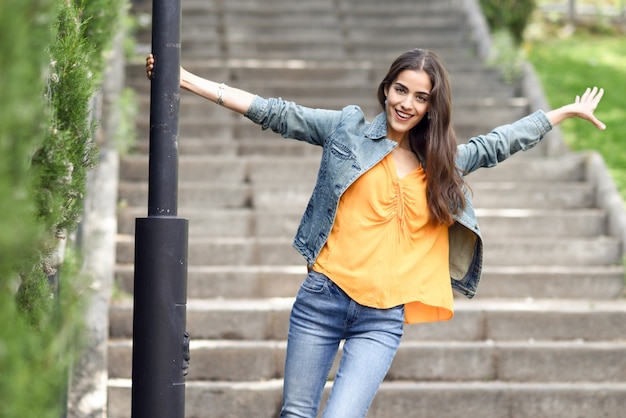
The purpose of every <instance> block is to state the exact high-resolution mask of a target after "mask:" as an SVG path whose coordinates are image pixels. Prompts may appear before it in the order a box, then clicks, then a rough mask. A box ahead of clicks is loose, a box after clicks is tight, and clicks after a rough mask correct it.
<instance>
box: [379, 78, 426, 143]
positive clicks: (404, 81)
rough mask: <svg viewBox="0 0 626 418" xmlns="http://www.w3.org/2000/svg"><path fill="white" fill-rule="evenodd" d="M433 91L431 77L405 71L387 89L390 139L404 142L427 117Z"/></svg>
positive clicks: (388, 132) (386, 104)
mask: <svg viewBox="0 0 626 418" xmlns="http://www.w3.org/2000/svg"><path fill="white" fill-rule="evenodd" d="M431 89H432V83H431V81H430V77H429V76H428V74H426V73H425V72H424V71H422V70H404V71H402V72H400V73H399V74H398V77H397V78H396V79H395V80H394V81H393V82H391V84H389V85H388V86H386V87H385V95H386V96H387V100H386V103H385V112H386V113H387V137H388V138H389V139H392V140H394V141H397V142H402V141H403V140H404V139H405V138H407V137H408V134H409V131H410V130H411V129H413V128H414V127H415V126H416V125H417V124H418V123H419V122H420V121H421V120H422V118H424V117H425V116H426V113H427V112H428V108H429V98H430V92H431Z"/></svg>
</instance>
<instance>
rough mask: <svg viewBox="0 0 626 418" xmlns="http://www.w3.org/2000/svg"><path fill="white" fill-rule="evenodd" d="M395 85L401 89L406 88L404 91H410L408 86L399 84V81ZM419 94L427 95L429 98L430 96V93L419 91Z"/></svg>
mask: <svg viewBox="0 0 626 418" xmlns="http://www.w3.org/2000/svg"><path fill="white" fill-rule="evenodd" d="M394 84H397V85H398V86H400V87H402V88H404V89H406V90H408V89H409V88H408V87H407V86H405V85H404V84H402V83H401V82H399V81H396V82H394ZM417 94H425V95H427V96H430V92H429V91H418V92H417Z"/></svg>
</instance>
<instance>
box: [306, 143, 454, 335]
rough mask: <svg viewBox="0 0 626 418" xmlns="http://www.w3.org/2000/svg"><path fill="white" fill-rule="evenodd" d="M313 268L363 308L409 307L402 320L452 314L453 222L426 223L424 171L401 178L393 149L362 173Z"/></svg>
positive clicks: (342, 204) (444, 317)
mask: <svg viewBox="0 0 626 418" xmlns="http://www.w3.org/2000/svg"><path fill="white" fill-rule="evenodd" d="M313 269H314V270H315V271H317V272H320V273H322V274H325V275H326V276H328V277H329V278H331V279H332V281H333V282H334V283H335V284H337V286H339V287H340V288H341V289H342V290H343V291H344V292H346V293H347V294H348V295H349V296H350V297H351V298H352V299H354V300H355V301H356V302H358V303H360V304H361V305H365V306H369V307H374V308H380V309H386V308H392V307H394V306H398V305H402V304H404V318H405V323H408V324H411V323H418V322H434V321H442V320H448V319H450V318H452V316H453V311H454V309H453V296H452V286H451V284H450V272H449V265H448V227H447V226H445V225H433V224H432V223H429V211H428V206H427V203H426V175H425V173H424V170H423V169H422V168H421V167H420V168H417V169H415V170H414V171H412V172H411V173H409V174H408V175H406V176H405V177H402V178H399V177H398V175H397V171H396V166H395V164H394V161H393V157H392V156H391V154H389V155H387V156H386V157H385V158H384V159H383V160H382V161H381V162H380V163H379V164H377V165H376V166H374V167H373V168H372V169H371V170H369V171H368V172H367V173H365V174H364V175H362V176H361V177H360V178H358V179H357V180H356V181H355V182H354V183H353V184H352V185H351V186H350V187H349V188H348V190H346V192H345V193H344V194H343V196H342V197H341V200H340V201H339V207H338V209H337V216H336V218H335V223H334V225H333V228H332V231H331V233H330V235H329V237H328V240H327V242H326V245H325V246H324V247H323V248H322V251H321V252H320V255H319V257H318V258H317V260H316V262H315V264H314V265H313Z"/></svg>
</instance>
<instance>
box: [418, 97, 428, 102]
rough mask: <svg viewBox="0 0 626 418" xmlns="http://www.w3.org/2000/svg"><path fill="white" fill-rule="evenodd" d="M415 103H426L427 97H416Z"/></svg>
mask: <svg viewBox="0 0 626 418" xmlns="http://www.w3.org/2000/svg"><path fill="white" fill-rule="evenodd" d="M417 101H418V102H420V103H426V102H427V101H428V97H425V96H417Z"/></svg>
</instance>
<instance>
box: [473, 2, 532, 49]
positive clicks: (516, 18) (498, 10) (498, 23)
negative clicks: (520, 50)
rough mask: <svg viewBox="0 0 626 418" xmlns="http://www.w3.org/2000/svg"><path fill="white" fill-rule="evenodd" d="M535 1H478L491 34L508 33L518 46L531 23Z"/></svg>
mask: <svg viewBox="0 0 626 418" xmlns="http://www.w3.org/2000/svg"><path fill="white" fill-rule="evenodd" d="M536 3H537V2H536V0H480V6H481V8H482V11H483V13H484V14H485V19H486V20H487V24H488V25H489V28H490V29H491V31H492V32H497V31H500V30H506V31H508V32H509V33H510V34H511V36H512V37H513V39H514V40H515V42H516V43H517V44H520V43H521V42H522V41H523V39H524V31H525V30H526V26H527V25H528V23H529V22H530V21H531V18H532V15H533V12H534V11H535V7H536Z"/></svg>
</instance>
